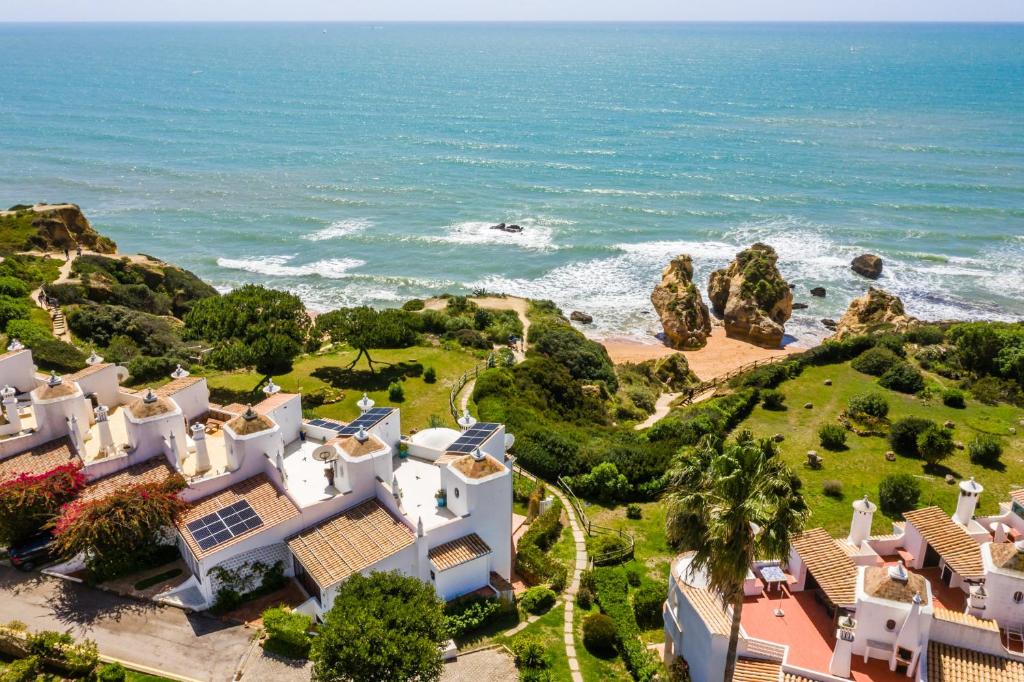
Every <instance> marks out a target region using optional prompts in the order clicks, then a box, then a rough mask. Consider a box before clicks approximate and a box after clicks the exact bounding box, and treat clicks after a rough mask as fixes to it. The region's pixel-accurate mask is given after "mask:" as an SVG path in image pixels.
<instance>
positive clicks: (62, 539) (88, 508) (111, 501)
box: [54, 474, 188, 580]
mask: <svg viewBox="0 0 1024 682" xmlns="http://www.w3.org/2000/svg"><path fill="white" fill-rule="evenodd" d="M184 487H185V479H184V478H182V477H181V476H180V475H178V474H175V475H173V476H171V477H170V478H168V479H167V480H165V481H162V482H160V483H142V484H139V485H135V486H132V487H130V488H124V489H122V490H118V491H116V492H114V493H111V494H110V495H107V496H106V497H102V498H99V499H95V500H89V501H81V500H78V501H75V502H71V503H69V504H67V505H65V507H64V509H63V511H62V514H61V517H60V518H59V519H58V520H57V524H56V529H55V530H54V535H55V536H56V538H57V549H58V551H59V553H60V554H61V556H63V557H65V558H68V559H70V558H71V557H74V556H79V555H81V556H83V557H84V559H85V564H86V566H87V567H88V568H89V570H90V571H91V572H92V574H93V578H95V579H97V580H104V579H108V578H111V577H114V576H118V575H123V574H125V573H127V572H130V571H132V570H134V569H136V568H138V567H141V566H145V565H146V564H147V563H148V562H149V561H150V560H152V558H153V557H154V556H156V555H157V553H158V552H159V551H160V549H161V547H163V546H166V545H168V544H171V543H170V542H168V540H169V537H170V535H169V533H170V531H171V529H173V527H174V523H175V521H177V520H178V518H179V517H180V516H181V514H182V513H183V512H184V511H185V509H187V508H188V505H187V503H185V502H184V501H183V500H182V499H181V498H180V497H179V496H178V492H179V491H180V490H182V489H183V488H184Z"/></svg>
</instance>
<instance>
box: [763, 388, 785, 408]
mask: <svg viewBox="0 0 1024 682" xmlns="http://www.w3.org/2000/svg"><path fill="white" fill-rule="evenodd" d="M785 403H786V394H785V393H783V392H782V391H776V390H775V389H774V388H769V389H767V390H764V391H761V405H762V406H763V407H764V409H766V410H781V409H783V408H784V407H785Z"/></svg>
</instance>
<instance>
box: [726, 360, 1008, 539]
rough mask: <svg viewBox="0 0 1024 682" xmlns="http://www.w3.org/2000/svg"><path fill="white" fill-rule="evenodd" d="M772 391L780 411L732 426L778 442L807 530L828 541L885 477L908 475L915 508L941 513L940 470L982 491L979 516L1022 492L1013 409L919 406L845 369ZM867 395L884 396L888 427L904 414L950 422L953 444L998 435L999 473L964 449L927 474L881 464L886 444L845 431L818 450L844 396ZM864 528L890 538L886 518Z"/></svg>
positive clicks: (916, 466)
mask: <svg viewBox="0 0 1024 682" xmlns="http://www.w3.org/2000/svg"><path fill="white" fill-rule="evenodd" d="M826 379H831V380H832V385H831V386H826V385H825V383H824V382H825V380H826ZM928 380H929V382H931V383H940V382H943V381H944V380H942V379H940V378H939V377H935V376H928ZM946 383H949V382H946ZM779 390H780V391H782V392H783V393H784V394H785V396H786V405H787V406H788V409H786V410H784V411H770V410H766V409H764V408H763V407H761V406H758V407H756V408H755V409H754V411H753V413H752V414H751V415H750V417H748V418H747V420H746V421H744V422H743V423H742V424H741V425H740V426H739V428H741V429H742V428H748V429H750V430H751V431H753V432H754V434H755V435H756V436H771V435H773V434H776V433H782V434H783V435H784V436H785V440H784V441H783V442H782V443H781V444H780V447H781V451H782V456H783V457H785V459H786V461H787V462H789V464H790V466H792V467H793V470H794V471H796V472H797V474H798V475H799V476H800V478H801V480H802V481H803V483H804V490H803V492H804V495H805V497H806V498H807V502H808V504H809V506H810V508H811V511H812V516H811V519H810V521H809V527H816V526H823V527H824V528H825V529H827V530H828V531H829V532H831V533H832V534H834V535H843V534H844V533H845V532H847V530H848V529H849V525H850V515H851V510H850V504H851V503H852V502H853V501H854V500H855V499H858V498H860V497H862V496H863V495H864V494H867V495H869V496H870V497H871V498H872V499H874V500H876V501H877V499H878V483H879V481H880V480H881V479H882V478H883V477H884V476H886V475H888V474H893V473H909V474H912V475H913V476H916V477H917V478H918V479H919V480H920V481H921V485H922V494H921V500H920V503H919V506H927V505H931V504H935V505H938V506H940V507H942V508H943V509H944V510H946V511H948V512H952V511H953V510H954V509H955V508H956V498H957V494H958V493H957V486H956V485H948V484H947V483H946V482H945V480H944V477H945V473H946V472H947V471H948V472H950V473H952V474H953V475H954V476H956V477H957V478H966V477H968V476H973V477H974V478H975V479H977V480H978V481H979V482H980V483H981V484H982V485H984V486H985V492H984V493H983V494H982V495H981V502H980V505H979V507H978V513H979V514H991V513H996V512H997V511H998V504H999V502H1003V501H1006V500H1007V499H1008V496H1007V493H1008V492H1009V491H1010V490H1013V489H1016V488H1021V487H1024V439H1022V438H1021V435H1020V434H1017V435H1016V436H1010V435H1009V429H1010V428H1011V427H1016V428H1017V429H1018V430H1020V431H1024V429H1022V428H1021V427H1020V425H1019V423H1018V422H1019V420H1020V419H1021V418H1024V412H1022V410H1020V409H1019V408H1015V407H1013V406H1011V405H1005V404H1000V405H994V406H990V405H984V404H982V403H979V402H977V401H973V400H969V401H968V403H967V407H966V409H955V408H951V407H946V406H945V405H943V404H942V401H941V399H939V398H935V399H933V400H929V401H924V400H921V399H918V398H916V397H914V396H909V395H904V394H902V393H896V392H893V391H888V390H886V389H883V388H881V387H879V386H878V385H877V382H876V380H875V379H874V378H873V377H870V376H867V375H864V374H861V373H859V372H857V371H856V370H854V369H853V368H851V367H850V365H849V363H844V364H840V365H828V366H824V367H808V368H806V369H805V370H804V371H803V373H802V374H801V375H800V376H799V377H797V378H795V379H791V380H789V381H787V382H785V383H783V384H782V385H781V386H779ZM867 391H878V392H879V393H882V394H884V395H885V396H886V398H887V399H888V400H889V406H890V410H889V419H890V421H895V420H897V419H899V418H901V417H905V416H910V415H913V416H919V417H926V418H928V419H932V420H935V421H936V422H938V423H940V424H942V423H943V422H945V421H947V420H950V421H953V422H954V423H955V424H956V428H955V429H954V433H953V438H954V440H957V441H962V442H963V443H965V444H967V443H970V441H971V440H972V439H973V438H974V437H975V436H976V435H977V434H979V433H990V434H997V435H1000V436H1004V439H1003V457H1002V464H1003V467H1002V468H1000V469H992V468H985V467H982V466H978V465H975V464H972V463H971V461H970V459H969V457H968V454H967V451H966V450H956V451H954V453H953V455H952V456H950V457H949V459H947V460H946V461H944V462H943V463H942V465H941V468H940V469H938V470H935V471H932V470H927V469H926V467H925V463H924V462H923V461H922V460H920V459H914V458H907V457H902V456H897V458H896V461H895V462H887V461H886V460H885V452H886V451H887V450H889V449H890V446H889V443H888V441H887V440H886V439H885V438H881V437H859V436H857V435H855V434H853V433H849V435H848V437H847V443H846V444H847V449H846V450H844V451H841V452H830V451H828V450H825V449H824V448H822V447H821V445H820V444H819V442H818V436H817V430H818V428H819V427H820V426H821V425H822V424H825V423H836V418H837V417H838V415H839V413H840V412H841V411H842V410H843V409H844V408H845V407H846V403H847V401H848V400H849V399H850V397H851V396H853V395H855V394H858V393H865V392H867ZM808 402H810V403H812V404H813V405H814V407H813V408H812V409H805V408H804V404H805V403H808ZM808 450H816V451H817V452H818V454H819V455H821V456H822V457H824V459H825V462H824V466H823V467H822V468H821V469H818V470H815V469H811V468H809V467H807V466H806V464H805V463H806V461H807V451H808ZM826 480H838V481H840V482H841V483H842V485H843V493H844V496H843V497H842V498H841V499H835V498H831V497H826V496H825V495H824V494H823V493H822V483H823V482H824V481H826ZM872 530H873V532H875V533H887V532H890V531H891V520H890V519H888V518H887V517H886V516H885V515H884V514H882V513H878V514H876V515H875V519H874V526H873V529H872Z"/></svg>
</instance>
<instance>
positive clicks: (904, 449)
mask: <svg viewBox="0 0 1024 682" xmlns="http://www.w3.org/2000/svg"><path fill="white" fill-rule="evenodd" d="M934 426H936V424H935V422H933V421H932V420H931V419H925V418H923V417H903V418H902V419H898V420H896V421H895V422H894V423H893V425H892V427H891V428H890V429H889V444H890V445H891V446H892V449H893V450H895V451H896V452H898V453H900V454H901V455H907V456H908V457H916V456H917V455H918V454H920V452H919V451H918V449H917V437H918V436H919V435H921V433H922V432H923V431H925V430H926V429H928V428H930V427H934Z"/></svg>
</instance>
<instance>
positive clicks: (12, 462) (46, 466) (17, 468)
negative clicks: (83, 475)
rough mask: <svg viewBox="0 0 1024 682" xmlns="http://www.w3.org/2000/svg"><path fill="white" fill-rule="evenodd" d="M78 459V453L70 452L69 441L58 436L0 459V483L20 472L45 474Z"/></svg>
mask: <svg viewBox="0 0 1024 682" xmlns="http://www.w3.org/2000/svg"><path fill="white" fill-rule="evenodd" d="M79 461H81V460H80V459H79V458H78V455H75V454H73V453H72V452H71V442H70V441H68V439H67V438H58V439H56V440H51V441H50V442H48V443H43V444H42V445H38V446H36V447H34V448H31V449H29V450H26V451H25V452H22V453H19V454H17V455H14V456H13V457H8V458H7V459H4V460H0V483H2V482H3V481H7V480H9V479H12V478H14V477H16V476H19V475H21V474H32V475H36V474H45V473H46V472H48V471H53V470H54V469H56V468H57V467H59V466H61V465H63V464H68V463H69V462H79Z"/></svg>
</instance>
